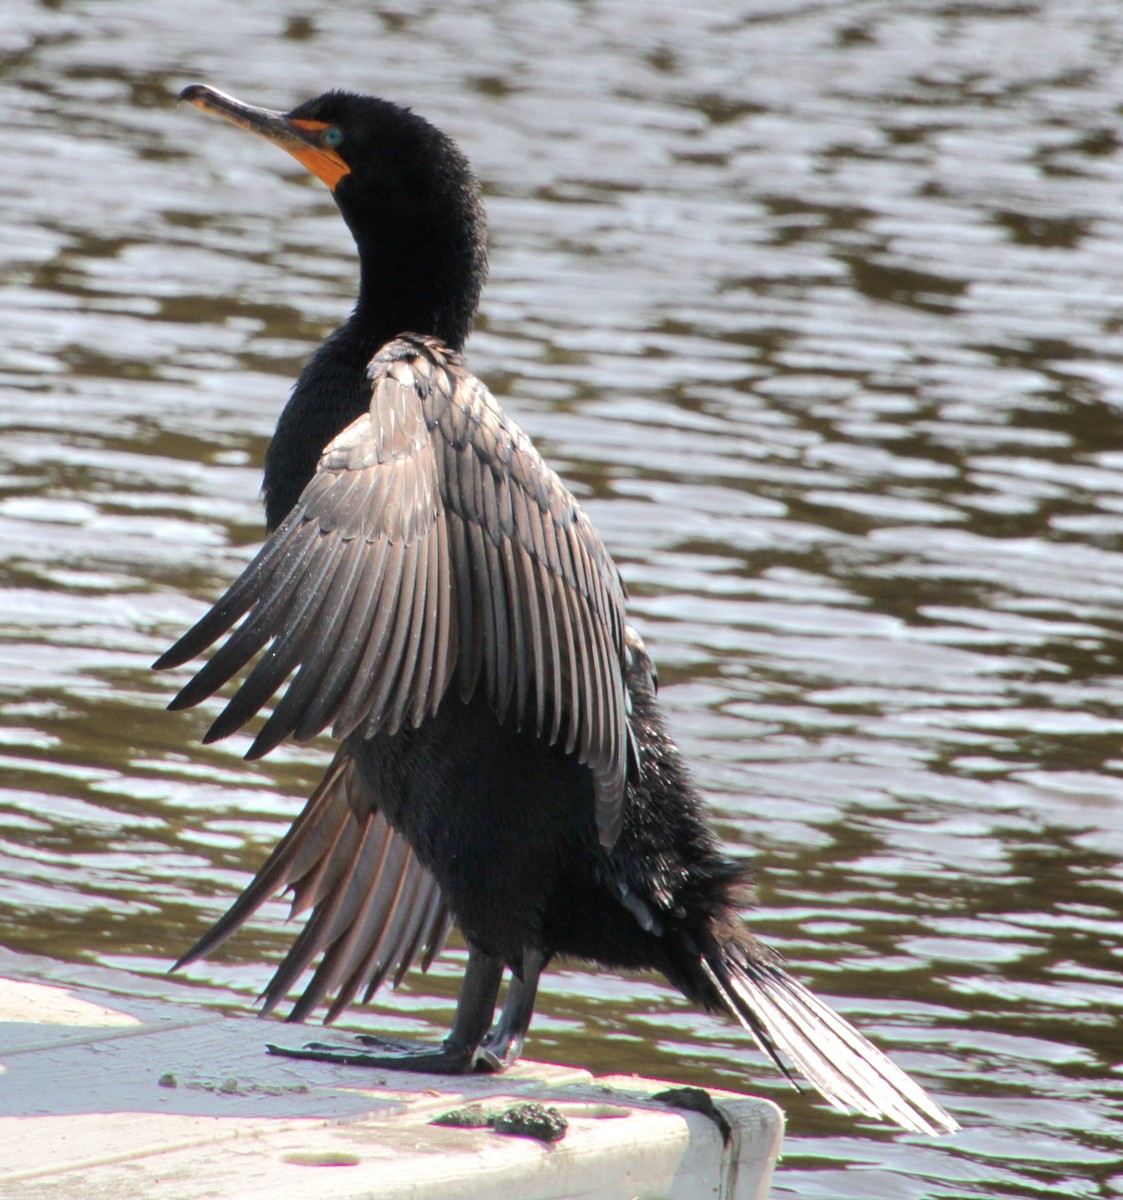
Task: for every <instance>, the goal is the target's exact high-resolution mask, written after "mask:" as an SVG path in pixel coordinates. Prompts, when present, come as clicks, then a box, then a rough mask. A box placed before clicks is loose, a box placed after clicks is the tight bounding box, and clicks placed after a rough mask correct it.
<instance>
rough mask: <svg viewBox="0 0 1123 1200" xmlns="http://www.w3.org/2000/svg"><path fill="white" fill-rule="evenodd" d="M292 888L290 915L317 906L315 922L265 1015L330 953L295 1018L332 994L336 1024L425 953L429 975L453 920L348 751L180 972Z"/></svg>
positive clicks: (277, 981) (270, 993) (294, 951)
mask: <svg viewBox="0 0 1123 1200" xmlns="http://www.w3.org/2000/svg"><path fill="white" fill-rule="evenodd" d="M286 888H288V889H290V890H291V891H292V893H293V900H292V915H293V916H297V915H299V914H300V913H302V912H305V911H307V910H308V909H309V908H311V909H312V916H311V917H310V918H309V920H308V923H307V924H306V925H305V927H304V929H303V931H302V932H301V934H300V936H299V937H298V938H297V939H296V941H295V942H294V943H293V945H292V947H291V948H290V950H289V952H288V954H287V955H286V957H285V959H284V961H283V962H282V963H281V965H280V966H279V967H278V968H277V972H276V974H275V975H274V976H273V978H272V980H271V981H270V983H269V986H268V987H267V988H266V989H265V992H264V993H263V996H262V999H263V1000H264V1011H265V1012H269V1011H270V1010H271V1009H273V1008H274V1007H275V1006H276V1005H277V1004H278V1003H280V1001H282V1000H283V999H284V998H285V996H286V995H287V994H288V992H289V990H290V988H291V987H292V985H293V984H294V983H295V982H296V980H297V979H298V978H299V976H300V975H301V974H302V973H303V972H304V970H305V968H306V967H308V965H309V964H310V963H311V962H312V960H313V959H314V958H315V956H316V955H317V954H319V953H320V951H321V950H322V951H324V957H323V959H322V960H321V961H320V965H319V966H318V967H317V968H316V972H315V974H314V975H313V976H312V979H311V980H310V981H309V983H308V986H307V988H306V989H305V991H304V994H303V995H302V996H301V998H300V1000H299V1001H298V1002H297V1004H296V1005H295V1007H294V1008H293V1010H292V1012H291V1013H290V1015H289V1017H288V1018H287V1019H288V1020H290V1021H302V1020H303V1019H304V1018H305V1017H306V1016H307V1015H308V1013H309V1012H311V1011H312V1009H314V1008H315V1007H316V1006H317V1005H319V1004H320V1003H322V1002H323V1001H324V999H325V997H327V996H328V995H331V994H332V993H334V999H333V1000H332V1003H331V1006H330V1007H329V1009H328V1012H327V1015H326V1017H325V1018H324V1019H325V1020H326V1021H333V1020H334V1019H335V1018H336V1017H337V1016H338V1015H339V1014H340V1013H341V1012H342V1011H343V1010H344V1008H346V1007H347V1005H348V1004H350V1002H351V1001H352V1000H353V999H354V997H355V995H356V993H357V992H358V991H359V990H360V989H365V996H364V1000H369V999H370V997H371V996H372V995H373V994H374V992H375V990H376V989H377V988H378V986H379V985H380V984H381V983H382V981H383V980H384V979H385V978H386V976H387V975H390V974H391V973H392V976H393V982H394V984H395V986H396V985H397V984H398V982H399V981H400V980H401V978H402V976H403V975H404V974H405V973H406V971H407V970H408V969H409V967H410V966H411V964H412V963H413V961H414V960H415V959H416V958H417V956H418V954H420V955H421V967H422V969H423V970H424V969H427V968H428V966H429V964H430V963H431V962H432V960H433V958H434V957H435V956H436V955H437V954H438V953H440V950H441V947H442V946H443V945H444V941H445V937H446V936H447V934H448V930H449V926H450V925H451V923H452V918H451V916H450V915H449V913H448V910H447V909H446V908H445V906H444V903H443V901H442V900H441V893H440V889H439V888H438V886H437V883H436V880H434V879H433V877H432V876H431V875H430V874H429V872H428V871H426V870H425V868H424V867H423V866H422V865H421V863H420V862H419V861H418V860H417V858H416V856H415V855H414V853H413V851H412V850H411V849H410V847H409V846H408V845H407V843H406V841H405V839H404V838H403V837H401V835H400V834H397V833H395V832H394V830H393V829H392V828H391V827H390V826H389V824H387V822H386V819H385V817H383V816H382V814H381V813H380V812H379V811H378V806H377V803H376V801H375V798H374V796H373V795H372V794H371V793H370V791H369V789H367V788H366V787H365V786H364V784H363V782H362V778H361V777H360V775H359V773H358V771H357V770H356V768H355V762H354V759H353V758H352V757H351V755H350V753H349V751H348V749H347V747H346V746H341V747H340V749H339V751H338V753H337V754H336V756H335V758H334V759H333V760H332V763H331V766H330V767H329V768H328V770H327V773H326V774H325V775H324V778H323V780H322V781H321V782H320V784H319V786H318V787H317V788H316V790H315V791H314V792H313V793H312V795H311V797H310V798H309V800H308V803H307V804H306V805H305V806H304V811H303V812H302V813H301V814H300V816H299V817H297V819H296V821H294V822H293V826H292V828H291V829H290V830H289V831H288V833H287V834H286V835H285V837H284V838H283V839H282V841H281V842H280V844H279V845H278V846H277V848H276V849H275V850H274V851H273V853H272V854H271V855H270V856H269V858H268V860H267V861H266V863H265V865H264V866H263V867H262V868H261V870H260V871H258V873H257V874H256V875H255V876H254V878H253V881H252V882H251V883H250V885H249V887H247V888H246V890H245V891H244V892H243V893H242V894H241V895H240V896H239V897H238V899H237V900H236V901H235V902H234V904H233V906H232V907H231V908H230V910H229V911H228V912H227V913H226V915H225V916H223V917H222V918H221V920H219V921H218V922H217V923H216V924H215V925H214V927H213V928H212V929H210V930H209V931H208V932H207V933H206V934H205V935H204V936H203V937H202V938H201V939H200V940H199V941H198V942H196V943H195V945H194V946H192V947H191V949H190V950H188V951H187V953H186V954H185V955H184V956H183V957H182V958H181V959H180V960H179V962H177V963H176V964H175V966H176V968H178V967H182V966H184V965H185V964H187V963H189V962H194V961H195V959H197V958H203V957H204V956H205V955H207V954H209V953H210V952H211V951H212V950H214V949H215V947H217V946H220V945H221V944H222V943H223V942H224V941H226V939H227V938H228V937H229V936H230V935H231V934H232V933H233V932H234V931H235V930H236V929H238V928H239V926H241V925H242V924H243V923H244V922H245V921H246V919H247V918H248V917H249V916H250V915H251V914H252V913H254V912H255V911H256V910H257V909H258V908H259V907H260V906H261V905H262V904H263V903H264V902H265V901H266V900H268V899H269V897H270V896H273V895H275V894H276V893H278V892H280V891H283V890H284V889H286ZM174 969H175V968H173V970H174Z"/></svg>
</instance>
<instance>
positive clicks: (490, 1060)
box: [477, 950, 547, 1073]
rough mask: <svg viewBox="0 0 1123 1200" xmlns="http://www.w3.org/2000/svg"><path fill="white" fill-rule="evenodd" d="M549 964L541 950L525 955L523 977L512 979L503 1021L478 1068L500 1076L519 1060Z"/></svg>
mask: <svg viewBox="0 0 1123 1200" xmlns="http://www.w3.org/2000/svg"><path fill="white" fill-rule="evenodd" d="M546 962H547V959H546V956H545V955H543V954H542V953H540V952H539V951H537V950H526V951H524V952H523V974H522V978H521V979H519V978H518V977H517V976H512V977H511V986H510V987H509V988H508V989H507V999H506V1000H505V1001H504V1003H503V1011H502V1013H500V1016H499V1020H498V1021H496V1023H495V1026H494V1028H493V1029H492V1030H491V1032H490V1033H489V1034H488V1035H487V1037H486V1038H484V1041H483V1044H482V1045H481V1046H480V1048H479V1053H478V1055H477V1063H478V1068H477V1069H479V1070H484V1071H494V1072H496V1073H498V1072H500V1071H505V1070H506V1069H507V1068H508V1067H510V1066H512V1065H513V1064H514V1063H515V1062H517V1061H518V1057H519V1055H520V1054H522V1052H523V1042H524V1041H525V1040H526V1031H527V1030H528V1029H529V1028H530V1018H531V1017H532V1016H533V1015H534V1001H535V997H536V996H537V995H538V979H539V977H540V976H541V974H542V971H543V969H544V968H545V966H546Z"/></svg>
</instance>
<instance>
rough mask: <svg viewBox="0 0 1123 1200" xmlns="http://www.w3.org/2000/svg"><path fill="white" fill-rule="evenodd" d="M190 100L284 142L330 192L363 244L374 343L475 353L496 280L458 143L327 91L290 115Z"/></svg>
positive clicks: (386, 104)
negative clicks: (442, 345) (433, 344)
mask: <svg viewBox="0 0 1123 1200" xmlns="http://www.w3.org/2000/svg"><path fill="white" fill-rule="evenodd" d="M180 99H181V100H186V101H189V102H190V103H192V104H194V105H196V106H197V107H198V108H202V109H203V110H204V111H207V112H213V113H215V114H217V115H218V116H221V117H223V118H224V119H226V120H228V121H230V122H231V123H232V124H235V125H238V126H240V127H241V128H243V129H248V130H250V131H251V132H253V133H256V134H259V135H260V136H262V137H265V138H267V139H268V140H269V141H271V142H274V143H275V144H276V145H279V146H280V147H281V148H282V149H284V150H287V151H288V152H289V153H290V154H291V155H293V157H294V158H296V159H298V160H299V161H300V162H301V163H302V164H303V165H304V166H305V167H307V168H308V170H309V171H311V172H312V173H313V174H314V175H316V176H317V177H318V178H319V179H321V180H323V182H324V183H326V184H327V186H328V187H329V188H330V189H331V192H332V195H333V196H334V197H335V200H336V203H337V204H338V205H339V210H340V212H341V213H342V214H343V219H344V220H345V221H346V222H347V225H348V227H349V228H350V230H351V232H352V234H353V235H354V237H355V242H356V244H357V245H358V248H359V257H360V260H361V263H362V282H361V287H360V294H359V305H358V308H357V310H356V317H355V320H363V319H365V320H366V321H368V322H369V323H370V324H371V326H372V337H374V340H376V341H378V340H380V339H381V340H388V339H389V338H390V337H393V336H394V335H395V334H398V333H405V332H413V333H428V334H433V335H435V336H437V337H440V338H442V339H443V340H444V341H445V342H447V343H448V344H449V345H451V346H453V347H454V348H456V349H460V348H461V347H462V346H463V343H464V340H465V338H466V337H467V335H468V331H469V329H470V328H471V322H472V318H473V316H474V315H475V311H476V306H477V304H478V303H479V295H480V289H481V288H482V286H483V281H484V278H485V276H486V274H487V226H486V222H485V219H484V214H483V207H482V204H481V203H480V194H479V186H478V184H477V183H476V180H475V177H474V176H473V174H472V169H471V167H470V166H469V165H468V160H467V159H466V158H465V157H464V155H463V154H462V153H461V152H460V150H459V148H458V147H457V145H456V143H455V142H453V141H452V139H451V138H449V137H448V136H446V135H445V134H444V133H442V132H441V131H440V130H439V129H437V128H436V127H435V126H433V125H431V124H430V123H429V122H428V121H426V120H425V119H424V118H423V117H419V116H418V115H417V114H416V113H413V112H411V111H410V110H409V109H407V108H402V107H400V106H399V105H397V104H392V103H391V102H390V101H388V100H379V99H376V98H375V97H373V96H361V95H357V94H356V93H354V92H342V91H332V92H325V93H324V94H323V95H322V96H317V97H316V98H315V99H314V100H308V101H306V102H305V103H303V104H300V105H298V106H297V107H296V108H294V109H292V110H291V111H289V112H287V113H279V112H274V111H272V110H270V109H263V108H255V107H253V106H251V105H246V104H243V103H242V102H241V101H239V100H235V99H234V98H233V97H231V96H227V95H225V94H223V93H222V92H219V91H216V90H215V89H213V88H209V87H206V86H205V85H203V84H192V85H191V86H190V87H188V88H185V89H184V91H183V92H182V93H181V94H180ZM375 327H377V328H375Z"/></svg>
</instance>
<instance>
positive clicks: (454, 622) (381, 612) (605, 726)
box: [156, 335, 634, 845]
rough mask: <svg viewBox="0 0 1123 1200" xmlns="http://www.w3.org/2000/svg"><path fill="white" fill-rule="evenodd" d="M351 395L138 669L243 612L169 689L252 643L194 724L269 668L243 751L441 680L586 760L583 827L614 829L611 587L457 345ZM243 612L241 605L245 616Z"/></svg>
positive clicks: (616, 753) (339, 721) (626, 754)
mask: <svg viewBox="0 0 1123 1200" xmlns="http://www.w3.org/2000/svg"><path fill="white" fill-rule="evenodd" d="M370 379H371V404H370V409H369V411H368V412H367V413H365V414H364V415H363V416H362V417H360V418H359V419H358V420H357V421H355V422H354V423H353V424H351V425H350V426H348V427H347V429H345V430H344V431H343V433H342V434H340V435H339V437H337V438H336V439H335V440H334V441H333V442H331V443H330V444H329V445H328V447H327V448H326V450H325V451H324V454H323V457H322V458H321V460H320V464H319V467H318V469H317V471H316V474H315V476H314V477H313V479H312V481H311V482H310V483H309V484H308V486H307V488H305V490H304V492H303V494H302V495H301V497H300V500H299V501H298V502H297V504H296V505H295V507H294V508H293V510H292V512H291V513H290V514H289V516H288V517H287V518H286V519H285V521H284V522H283V523H282V524H281V525H280V526H279V527H278V528H277V529H276V530H275V531H274V533H273V534H272V535H271V536H270V538H269V540H268V541H267V542H266V543H265V545H264V546H263V547H262V549H261V552H260V553H259V554H258V556H257V557H256V558H255V559H254V561H253V562H252V563H250V565H249V566H248V567H247V568H246V569H245V571H244V572H243V573H242V575H241V576H240V577H239V578H238V580H237V581H236V582H235V583H234V584H233V586H232V587H231V588H230V589H229V591H227V593H226V594H225V595H224V596H223V597H222V599H221V600H219V601H218V603H217V604H216V605H215V606H214V608H213V609H211V611H210V612H209V613H207V615H206V616H204V617H203V618H202V620H201V621H199V623H198V624H197V625H195V626H194V628H193V629H191V630H189V631H188V632H187V633H186V634H185V635H184V636H183V637H182V638H181V639H180V640H179V641H178V642H177V643H176V644H175V645H174V646H173V647H172V648H171V649H170V650H169V651H168V652H167V653H166V654H165V655H164V656H163V657H162V658H160V659H159V660H158V661H157V663H156V666H157V667H167V666H176V665H179V664H181V663H184V662H186V661H188V659H190V658H193V657H194V656H195V655H197V654H199V653H200V652H201V651H202V650H204V649H205V648H206V647H207V646H209V645H211V644H212V643H213V642H214V641H216V640H217V639H218V638H220V637H221V636H222V635H223V634H224V633H226V632H227V631H228V630H229V629H230V628H231V627H232V626H233V625H234V623H235V622H236V621H238V619H239V618H241V617H242V616H243V615H245V620H244V621H242V623H241V625H240V626H239V627H238V629H237V630H236V631H235V633H234V634H233V635H232V636H231V637H230V638H229V640H228V641H227V642H225V644H224V645H223V646H222V647H221V648H220V649H219V650H218V652H217V653H216V654H215V655H214V657H213V658H212V659H211V660H210V661H209V662H208V663H207V665H206V666H204V667H203V668H202V670H200V671H199V673H198V674H197V675H196V676H195V677H194V679H192V680H191V682H190V683H188V684H187V686H186V687H184V688H183V690H182V691H181V692H180V693H179V695H178V696H177V697H176V698H175V700H174V701H173V702H172V704H171V707H172V708H185V707H188V706H190V705H193V704H196V703H198V702H199V701H200V700H203V699H204V698H206V697H207V696H209V695H211V694H212V693H213V692H214V691H216V690H217V689H218V688H220V687H221V686H222V685H223V684H224V683H226V682H227V680H229V679H230V678H231V677H232V676H233V675H234V674H235V673H236V672H238V671H239V670H241V669H242V668H243V667H244V666H245V665H246V664H247V663H249V661H250V660H251V659H252V658H253V657H254V656H255V655H257V654H258V652H259V651H262V650H263V649H264V650H265V653H264V654H262V655H261V657H260V658H259V660H258V662H257V663H256V665H255V666H254V668H253V669H252V670H251V672H250V673H249V675H248V677H247V678H246V679H245V681H244V682H243V683H242V685H241V687H240V688H239V690H238V691H237V692H236V693H235V695H234V697H233V699H232V700H231V701H230V702H229V704H228V705H227V706H226V708H225V710H224V711H223V712H222V713H221V715H220V716H219V717H218V719H217V720H216V721H215V722H214V724H213V725H212V726H211V728H210V730H209V732H208V733H207V736H206V740H207V741H213V740H216V739H218V738H221V737H224V736H226V735H227V734H229V733H232V732H233V731H234V730H236V729H239V728H241V727H242V725H244V724H245V723H246V722H247V721H248V720H249V719H250V718H251V717H252V716H253V715H254V714H255V713H256V712H257V711H258V710H259V709H260V708H261V707H262V706H263V705H264V704H265V703H266V702H267V701H268V700H269V699H270V698H271V697H272V696H273V694H274V693H275V692H277V691H278V690H279V689H280V688H281V686H282V685H283V684H284V682H285V680H286V679H288V678H289V676H290V675H293V672H294V671H295V675H293V678H292V680H291V682H290V683H289V684H288V686H287V689H286V690H285V692H284V695H283V696H282V698H281V700H280V701H279V703H278V704H277V706H276V708H275V709H274V711H273V713H272V715H271V716H270V717H269V718H268V720H267V721H266V722H265V724H264V725H263V727H262V728H261V730H260V732H259V733H258V735H257V737H256V738H255V740H254V742H253V745H252V746H251V748H250V751H249V754H248V757H251V758H252V757H258V756H260V755H262V754H265V753H267V752H268V751H269V750H270V749H272V748H273V747H274V746H276V745H277V744H278V743H279V742H280V741H281V740H282V739H283V738H285V737H287V736H289V735H290V734H291V735H292V736H294V737H295V738H297V739H298V740H303V739H306V738H309V737H312V736H314V735H315V734H317V733H319V732H320V731H321V730H323V729H325V728H327V727H328V726H331V729H332V733H333V735H334V736H335V737H338V738H343V737H346V736H348V735H349V734H351V733H353V732H355V731H356V730H358V731H361V732H362V734H363V735H365V736H371V735H373V734H374V733H376V732H378V731H382V730H385V731H387V732H389V733H394V732H396V731H397V730H398V729H399V728H401V726H402V725H403V723H405V722H408V723H409V724H411V725H417V724H419V723H420V722H421V721H422V720H423V719H424V717H425V716H426V714H431V713H434V712H436V709H437V707H438V706H439V704H440V702H441V700H442V698H443V697H444V695H445V693H446V691H447V690H448V688H449V686H450V684H451V683H452V682H453V679H454V678H455V680H456V686H457V689H458V691H459V693H460V695H461V697H462V698H463V699H465V700H466V699H467V698H468V697H470V696H472V695H474V694H475V693H476V692H477V691H478V690H479V689H483V691H484V694H486V696H487V699H488V701H489V703H490V704H491V706H492V708H493V709H494V710H495V712H496V714H497V716H498V718H499V719H500V720H505V719H507V718H508V717H509V716H511V715H513V717H514V719H515V720H516V721H517V722H518V723H519V725H520V726H521V727H531V726H532V727H533V728H534V729H535V730H536V731H537V733H538V735H539V736H540V737H542V738H544V739H546V740H548V741H549V742H550V743H551V744H553V745H560V746H563V747H564V748H565V750H566V751H567V752H568V753H573V754H576V755H577V757H578V759H579V760H580V761H581V762H583V763H585V764H587V765H588V766H589V767H591V768H592V770H593V773H594V778H595V783H596V796H597V826H598V830H599V833H600V837H601V841H602V842H603V843H604V844H605V845H611V844H612V843H613V842H614V841H615V839H616V836H617V834H618V832H619V828H620V821H621V816H622V805H623V794H624V786H625V782H626V778H627V774H628V770H629V766H630V764H631V763H632V762H633V761H634V749H633V747H632V745H631V741H630V738H631V734H630V730H629V727H628V723H627V702H626V695H625V688H624V678H623V671H624V662H625V647H624V589H623V585H622V583H621V581H620V578H619V575H618V573H617V571H616V568H615V566H614V565H613V563H612V561H611V559H610V558H609V556H608V553H607V551H606V550H605V549H604V546H603V545H602V544H601V541H600V539H599V537H598V536H597V534H596V531H595V530H594V529H593V527H592V525H591V524H590V522H589V520H588V518H587V517H586V516H585V514H584V513H583V512H582V511H581V509H580V507H579V506H578V504H577V502H576V501H575V500H574V498H573V496H572V495H571V494H570V493H569V491H568V490H567V489H566V487H565V486H564V484H562V482H561V481H560V480H559V479H558V477H557V476H556V475H555V474H554V472H553V471H552V470H551V469H550V468H549V467H548V466H547V465H546V464H545V462H543V460H542V458H541V456H540V455H539V454H538V452H537V451H536V450H535V449H534V447H533V445H532V444H531V442H530V439H529V438H528V437H527V436H526V435H525V434H524V433H523V432H522V430H520V429H519V428H518V427H517V426H516V425H515V424H514V423H513V422H511V421H509V420H508V419H507V418H506V417H505V415H504V414H503V412H502V410H501V409H500V408H499V405H498V404H497V403H496V402H495V400H494V399H493V397H492V396H491V395H490V393H489V392H488V391H487V389H486V388H485V387H484V386H483V385H482V384H481V383H480V382H479V381H478V380H477V379H476V378H475V377H474V376H473V375H472V374H471V373H470V372H468V371H467V369H466V368H465V367H464V365H463V363H462V361H461V359H460V358H459V356H458V355H456V354H453V353H452V352H451V351H449V350H448V349H446V348H445V347H443V346H442V345H441V344H440V343H439V342H436V341H434V340H433V339H429V338H420V337H415V336H412V335H410V336H406V337H403V338H399V339H398V340H396V341H394V342H391V343H389V344H388V345H387V346H386V347H384V349H383V350H382V351H381V352H380V353H379V354H378V355H377V356H376V357H375V358H374V359H373V360H372V362H371V364H370ZM247 614H248V615H247Z"/></svg>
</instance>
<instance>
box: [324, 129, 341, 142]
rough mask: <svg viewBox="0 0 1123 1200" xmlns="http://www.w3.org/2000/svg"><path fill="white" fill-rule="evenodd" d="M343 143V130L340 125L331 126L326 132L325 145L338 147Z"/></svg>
mask: <svg viewBox="0 0 1123 1200" xmlns="http://www.w3.org/2000/svg"><path fill="white" fill-rule="evenodd" d="M342 141H343V130H342V129H340V128H339V126H338V125H329V126H328V127H327V129H325V130H324V145H325V146H338V145H339V144H340V143H341V142H342Z"/></svg>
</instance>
